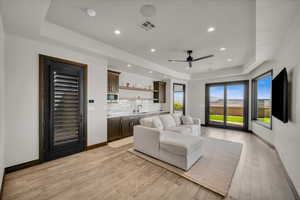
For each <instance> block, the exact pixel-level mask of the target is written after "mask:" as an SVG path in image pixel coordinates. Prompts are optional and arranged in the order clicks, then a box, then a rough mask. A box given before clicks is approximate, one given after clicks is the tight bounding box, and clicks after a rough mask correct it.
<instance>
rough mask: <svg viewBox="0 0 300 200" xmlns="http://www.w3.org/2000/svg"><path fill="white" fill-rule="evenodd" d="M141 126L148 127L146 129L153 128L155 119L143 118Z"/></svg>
mask: <svg viewBox="0 0 300 200" xmlns="http://www.w3.org/2000/svg"><path fill="white" fill-rule="evenodd" d="M140 124H141V125H142V126H146V127H149V128H152V127H153V119H152V117H145V118H142V119H141V120H140Z"/></svg>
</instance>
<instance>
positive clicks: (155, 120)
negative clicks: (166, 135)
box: [152, 116, 164, 130]
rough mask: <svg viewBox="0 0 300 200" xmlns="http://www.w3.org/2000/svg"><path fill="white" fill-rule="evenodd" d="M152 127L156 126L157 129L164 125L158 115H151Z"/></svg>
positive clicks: (162, 127)
mask: <svg viewBox="0 0 300 200" xmlns="http://www.w3.org/2000/svg"><path fill="white" fill-rule="evenodd" d="M152 123H153V128H157V129H159V130H163V129H164V126H163V124H162V122H161V120H160V118H159V117H158V116H156V117H152Z"/></svg>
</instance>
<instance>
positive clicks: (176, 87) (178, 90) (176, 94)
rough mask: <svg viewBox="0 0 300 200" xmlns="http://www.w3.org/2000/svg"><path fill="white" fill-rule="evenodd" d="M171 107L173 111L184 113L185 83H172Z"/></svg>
mask: <svg viewBox="0 0 300 200" xmlns="http://www.w3.org/2000/svg"><path fill="white" fill-rule="evenodd" d="M173 108H174V113H180V114H182V115H184V114H185V85H184V84H179V83H174V84H173Z"/></svg>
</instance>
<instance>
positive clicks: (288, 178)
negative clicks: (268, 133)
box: [274, 147, 300, 200]
mask: <svg viewBox="0 0 300 200" xmlns="http://www.w3.org/2000/svg"><path fill="white" fill-rule="evenodd" d="M274 150H275V152H276V155H277V159H278V160H279V163H280V165H281V167H282V168H283V171H284V174H285V177H286V179H287V182H288V184H289V186H290V188H291V190H292V192H293V194H294V197H295V200H300V196H299V194H298V191H297V189H296V187H295V185H294V183H293V181H292V179H291V177H290V176H289V174H288V172H287V170H286V168H285V166H284V164H283V162H282V160H281V158H280V155H279V153H278V151H277V149H276V148H275V147H274Z"/></svg>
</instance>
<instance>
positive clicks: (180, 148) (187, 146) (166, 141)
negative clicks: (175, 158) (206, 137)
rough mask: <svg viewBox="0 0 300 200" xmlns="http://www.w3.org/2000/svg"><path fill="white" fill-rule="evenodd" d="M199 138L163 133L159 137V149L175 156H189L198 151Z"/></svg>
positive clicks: (199, 145)
mask: <svg viewBox="0 0 300 200" xmlns="http://www.w3.org/2000/svg"><path fill="white" fill-rule="evenodd" d="M201 145H202V139H201V137H195V136H189V135H183V134H180V133H174V132H171V131H163V132H162V133H161V137H160V148H161V149H163V150H165V151H168V152H170V153H173V154H176V155H184V156H185V155H189V154H191V153H193V152H194V151H197V150H199V148H201Z"/></svg>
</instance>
